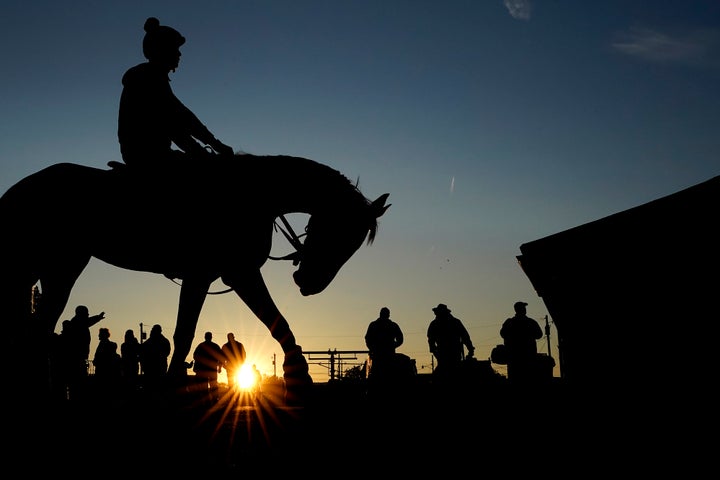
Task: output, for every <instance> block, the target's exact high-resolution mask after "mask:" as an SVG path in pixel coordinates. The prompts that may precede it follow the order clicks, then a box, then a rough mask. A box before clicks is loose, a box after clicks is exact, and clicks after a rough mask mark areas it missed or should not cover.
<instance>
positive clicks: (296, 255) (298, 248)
mask: <svg viewBox="0 0 720 480" xmlns="http://www.w3.org/2000/svg"><path fill="white" fill-rule="evenodd" d="M278 218H279V219H280V221H281V222H282V223H283V225H284V226H285V228H283V227H282V226H281V225H278V223H277V220H275V221H274V222H273V225H274V227H275V230H280V231H281V232H282V234H283V235H284V236H285V238H286V239H287V241H288V242H290V245H292V246H293V248H294V249H295V251H294V252H292V253H288V254H287V255H283V256H282V257H273V256H272V255H268V258H269V259H270V260H292V262H293V266H294V267H296V266H297V264H298V263H300V257H301V256H302V249H303V244H302V242H301V241H300V237H303V236H305V235H306V233H303V234H302V235H298V234H296V233H295V230H293V228H292V226H291V225H290V223H289V222H288V221H287V219H286V218H285V215H280V216H278Z"/></svg>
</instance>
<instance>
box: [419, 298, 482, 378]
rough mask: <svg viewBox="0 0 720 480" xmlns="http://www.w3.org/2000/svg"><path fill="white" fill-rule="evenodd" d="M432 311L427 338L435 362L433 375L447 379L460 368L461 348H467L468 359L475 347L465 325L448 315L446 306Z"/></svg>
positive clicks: (448, 311) (462, 353)
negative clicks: (432, 317)
mask: <svg viewBox="0 0 720 480" xmlns="http://www.w3.org/2000/svg"><path fill="white" fill-rule="evenodd" d="M432 311H433V312H434V313H435V318H434V319H433V320H432V321H431V322H430V325H429V326H428V330H427V338H428V344H429V346H430V353H432V354H433V355H434V356H435V359H436V360H437V366H436V367H435V371H434V373H436V374H438V375H439V376H441V377H443V378H449V377H451V376H454V375H456V374H457V373H458V372H459V370H460V367H461V366H462V361H463V359H464V358H465V355H464V350H463V346H465V347H467V350H468V354H467V356H468V358H470V357H472V356H473V354H474V353H475V347H474V346H473V344H472V340H470V334H469V333H468V331H467V329H466V328H465V325H463V323H462V321H460V319H458V318H455V317H454V316H452V315H451V314H450V312H451V310H450V309H449V308H448V307H447V305H445V304H444V303H440V304H438V306H437V307H435V308H433V309H432Z"/></svg>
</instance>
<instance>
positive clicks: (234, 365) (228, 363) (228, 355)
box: [222, 332, 245, 387]
mask: <svg viewBox="0 0 720 480" xmlns="http://www.w3.org/2000/svg"><path fill="white" fill-rule="evenodd" d="M222 352H223V360H224V364H223V366H224V367H225V371H226V372H227V377H228V386H229V387H233V386H234V385H235V383H236V382H237V374H238V372H239V371H240V368H241V367H242V366H243V363H245V346H244V345H243V344H242V343H240V342H238V341H237V340H235V334H234V333H232V332H230V333H228V334H227V342H225V344H224V345H223V346H222Z"/></svg>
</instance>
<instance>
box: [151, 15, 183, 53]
mask: <svg viewBox="0 0 720 480" xmlns="http://www.w3.org/2000/svg"><path fill="white" fill-rule="evenodd" d="M144 29H145V38H143V54H144V55H145V58H147V59H148V60H152V59H153V58H154V57H159V56H162V55H167V54H168V52H170V53H172V52H173V51H175V50H177V49H178V48H179V47H180V46H182V45H183V44H184V43H185V37H183V36H182V35H180V32H178V31H177V30H175V29H174V28H172V27H168V26H166V25H160V20H158V19H157V18H155V17H150V18H148V19H147V20H145V27H144Z"/></svg>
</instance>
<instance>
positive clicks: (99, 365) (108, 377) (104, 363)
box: [93, 328, 121, 394]
mask: <svg viewBox="0 0 720 480" xmlns="http://www.w3.org/2000/svg"><path fill="white" fill-rule="evenodd" d="M98 340H99V342H98V345H97V348H96V349H95V356H94V357H93V366H94V367H95V383H96V385H97V387H98V390H99V392H100V393H101V394H109V393H113V392H114V391H115V390H116V389H117V387H118V386H119V384H120V379H121V367H120V354H119V353H118V346H117V343H115V342H113V341H112V340H110V329H108V328H100V330H99V331H98Z"/></svg>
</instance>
